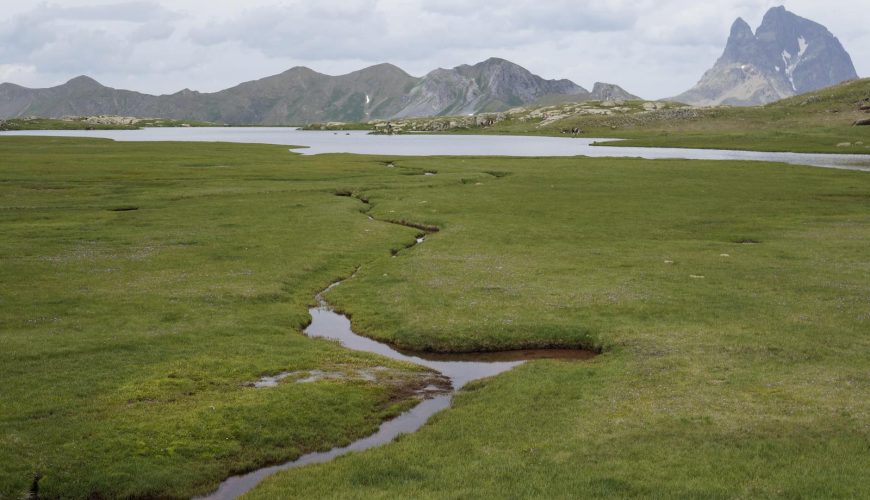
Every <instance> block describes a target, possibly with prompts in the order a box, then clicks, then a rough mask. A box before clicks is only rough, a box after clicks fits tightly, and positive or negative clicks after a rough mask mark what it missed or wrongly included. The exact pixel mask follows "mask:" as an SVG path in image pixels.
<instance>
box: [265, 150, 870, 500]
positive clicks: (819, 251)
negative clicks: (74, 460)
mask: <svg viewBox="0 0 870 500" xmlns="http://www.w3.org/2000/svg"><path fill="white" fill-rule="evenodd" d="M397 164H398V165H400V166H406V167H417V168H423V167H425V166H427V165H433V164H437V165H438V166H439V167H440V168H441V169H445V168H446V167H447V165H452V166H466V167H467V168H471V167H472V165H474V166H477V168H479V169H480V170H481V171H483V170H490V169H493V170H495V169H497V170H499V171H501V172H507V173H509V175H507V176H504V177H501V178H499V179H496V178H494V177H490V178H484V179H479V180H478V182H480V184H479V185H478V184H477V182H470V183H465V184H462V185H459V186H450V187H449V189H438V188H435V187H433V188H419V189H413V190H411V189H409V190H405V191H403V192H400V193H396V192H394V191H392V190H379V189H369V190H365V191H364V193H363V194H364V195H365V196H366V197H368V199H369V200H370V201H371V202H372V203H373V204H374V207H375V208H374V210H373V213H374V214H375V215H376V216H378V217H385V216H391V217H394V218H401V219H406V220H414V221H419V222H423V223H428V224H436V225H438V226H440V227H441V228H442V230H441V231H440V232H439V233H438V234H436V235H433V236H430V237H429V238H428V239H427V241H426V242H425V243H424V244H423V245H421V246H420V247H419V248H415V249H414V251H412V252H410V253H407V254H404V255H402V256H400V257H399V258H397V259H393V260H389V261H386V260H385V261H377V262H375V263H373V264H371V265H369V266H366V267H364V268H363V269H362V270H361V271H360V272H359V274H358V275H357V277H356V278H355V279H354V280H351V281H349V282H347V283H346V284H345V285H343V286H342V287H339V288H337V289H336V290H334V291H333V292H332V293H331V294H330V300H332V301H333V302H335V303H337V304H338V305H339V306H340V307H341V308H342V309H344V310H346V311H348V312H349V313H351V314H352V317H353V320H354V324H355V329H356V330H357V331H361V332H365V333H366V334H368V335H370V336H373V337H377V338H382V339H385V340H389V341H391V342H394V343H398V344H400V345H403V346H408V347H416V348H427V349H436V350H443V349H459V350H473V349H493V348H505V347H516V346H525V345H552V344H556V345H562V344H567V345H573V344H578V343H579V344H583V343H589V342H591V343H593V344H595V345H600V346H602V347H604V349H605V354H604V355H602V356H600V357H599V358H597V359H596V360H595V361H592V362H589V363H579V364H572V363H564V362H535V363H530V364H527V365H526V366H524V367H522V368H519V369H516V370H514V371H513V372H510V373H507V374H504V375H502V376H499V377H497V378H495V379H492V380H488V381H483V382H480V383H476V384H474V385H473V386H471V387H470V388H468V389H467V390H464V391H463V392H462V393H461V394H460V395H459V397H458V398H457V400H456V402H455V405H454V408H452V409H451V410H449V411H447V412H445V413H443V414H441V415H439V416H437V417H436V418H435V419H434V421H433V422H432V423H431V424H430V425H428V426H427V427H426V428H424V429H423V430H422V431H421V432H420V433H418V434H415V435H413V436H408V437H406V438H405V439H403V440H401V441H400V442H399V443H397V444H394V445H390V446H388V447H386V448H383V449H379V450H375V451H371V452H366V453H364V454H361V455H357V456H349V457H344V458H340V459H338V460H336V461H335V462H334V463H331V464H327V465H322V466H314V467H311V468H306V469H304V470H296V471H290V472H287V473H282V474H281V475H279V476H277V477H274V478H272V479H269V480H267V482H266V483H265V484H264V485H263V487H261V488H259V489H257V490H255V491H254V492H252V494H251V495H250V497H251V498H283V497H288V496H292V497H296V498H317V497H322V498H368V497H372V498H419V497H424V498H426V497H430V498H443V497H449V498H468V497H470V498H477V497H495V498H499V497H511V498H522V497H530V496H533V497H543V498H552V497H576V496H578V495H579V496H611V497H625V496H660V497H735V496H737V497H740V496H743V497H759V496H762V497H773V496H785V497H820V496H821V497H830V496H840V497H866V496H868V495H870V485H868V483H867V482H866V481H865V480H864V476H865V474H864V471H866V470H867V468H868V467H870V454H868V453H867V450H868V446H870V436H868V423H870V421H868V403H867V401H870V398H868V396H870V379H868V377H867V373H868V369H870V359H868V352H870V350H868V348H870V335H868V332H870V327H868V326H870V305H868V304H870V302H868V300H870V287H868V283H870V254H868V252H867V248H868V243H870V203H868V200H870V183H868V178H867V176H866V174H862V173H854V172H837V173H831V172H827V171H823V170H821V169H811V168H803V167H792V166H784V165H769V164H759V163H735V162H712V163H711V162H686V161H654V162H653V161H643V160H597V159H571V160H522V159H517V160H507V159H502V160H483V159H480V160H470V159H469V160H465V161H464V162H463V161H462V160H457V161H455V162H449V161H447V160H435V159H432V160H428V159H427V160H407V161H399V162H398V163H397ZM745 240H755V241H759V242H760V243H759V244H755V245H750V244H742V243H737V242H738V241H745ZM723 254H727V255H728V256H727V257H724V256H723ZM666 261H669V262H673V263H672V264H671V263H668V262H666ZM693 276H694V277H693ZM699 276H703V278H698V277H699Z"/></svg>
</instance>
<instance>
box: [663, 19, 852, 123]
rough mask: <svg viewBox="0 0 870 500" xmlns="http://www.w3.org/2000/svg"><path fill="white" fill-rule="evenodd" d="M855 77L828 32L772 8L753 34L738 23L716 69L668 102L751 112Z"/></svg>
mask: <svg viewBox="0 0 870 500" xmlns="http://www.w3.org/2000/svg"><path fill="white" fill-rule="evenodd" d="M857 77H858V75H857V73H856V72H855V67H854V65H853V64H852V59H851V58H850V57H849V54H848V53H847V52H846V50H845V49H844V48H843V46H842V45H841V44H840V41H839V40H837V38H836V37H834V35H833V34H831V32H830V31H828V29H827V28H825V27H824V26H822V25H821V24H818V23H815V22H813V21H810V20H808V19H804V18H802V17H799V16H797V15H795V14H793V13H791V12H789V11H787V10H786V9H785V8H784V7H775V8H773V9H770V10H769V11H768V12H767V14H765V16H764V19H763V21H762V23H761V26H760V27H759V28H758V30H757V31H756V32H755V33H753V32H752V28H750V27H749V25H748V24H747V23H746V21H744V20H743V19H739V18H738V19H737V20H736V21H735V22H734V24H733V25H732V26H731V34H730V36H729V37H728V43H727V44H726V46H725V50H724V52H723V53H722V56H721V57H720V58H719V60H718V61H716V64H715V65H714V66H713V67H712V68H711V69H710V70H708V71H707V72H706V73H705V74H704V76H703V77H702V78H701V81H700V82H698V84H697V85H696V86H695V87H694V88H692V89H691V90H689V91H687V92H685V93H683V94H680V95H678V96H676V97H674V98H672V100H675V101H679V102H685V103H688V104H695V105H719V104H727V105H734V106H751V105H759V104H766V103H769V102H773V101H776V100H779V99H782V98H785V97H790V96H793V95H797V94H802V93H805V92H811V91H813V90H817V89H820V88H823V87H829V86H831V85H836V84H838V83H840V82H843V81H845V80H851V79H855V78H857Z"/></svg>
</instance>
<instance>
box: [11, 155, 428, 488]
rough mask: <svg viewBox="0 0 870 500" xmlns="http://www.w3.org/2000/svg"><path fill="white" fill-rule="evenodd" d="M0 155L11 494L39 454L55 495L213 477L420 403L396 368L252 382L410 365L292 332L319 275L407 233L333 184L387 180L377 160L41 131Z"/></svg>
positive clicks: (350, 265) (303, 317)
mask: <svg viewBox="0 0 870 500" xmlns="http://www.w3.org/2000/svg"><path fill="white" fill-rule="evenodd" d="M0 157H2V158H3V161H2V167H0V199H2V204H0V206H2V208H0V226H2V235H3V236H2V238H0V283H2V292H0V325H2V326H0V463H2V464H3V466H2V467H0V498H18V497H19V496H20V494H21V493H23V492H24V491H25V488H26V487H27V486H28V485H29V481H30V476H31V474H32V473H34V472H35V471H41V472H42V474H43V475H44V479H43V481H42V483H41V485H42V488H43V490H42V491H43V494H44V496H45V497H46V498H53V497H70V498H85V497H91V496H98V497H105V498H114V497H123V496H177V497H184V496H189V495H191V494H193V493H203V492H206V491H208V490H209V489H211V488H212V487H213V486H215V485H216V483H217V481H219V480H220V479H222V478H224V477H226V476H227V475H229V474H230V473H231V472H234V471H240V470H246V469H250V468H252V467H254V466H256V465H262V464H266V463H272V462H276V461H281V460H286V459H289V458H294V457H296V456H298V455H299V454H301V453H303V452H306V451H311V450H315V449H325V448H329V447H331V446H333V445H335V444H338V443H346V442H348V441H349V440H351V439H353V438H356V437H360V436H362V435H365V434H367V433H370V432H372V430H373V429H374V428H376V426H377V425H378V423H379V422H380V420H381V419H383V418H384V417H386V416H389V415H392V414H394V413H395V412H397V411H399V410H401V409H403V408H406V407H407V405H408V404H409V402H408V401H407V400H405V399H403V398H401V397H400V396H401V394H402V387H403V386H404V385H407V384H401V383H400V384H397V386H396V387H393V386H391V385H390V384H380V385H378V384H372V383H363V382H348V383H339V382H323V383H317V384H304V385H303V384H292V383H285V384H281V385H280V386H279V387H277V388H274V389H253V388H249V387H244V386H243V384H244V383H245V382H249V381H253V380H256V379H258V378H259V377H260V376H262V375H266V374H275V373H279V372H282V371H295V370H309V369H314V368H318V369H329V370H337V371H352V370H355V369H358V368H366V367H373V366H378V365H387V366H392V367H397V366H403V367H404V368H405V369H408V370H411V372H410V373H408V374H406V375H405V376H403V377H404V378H405V379H408V380H409V381H411V380H412V379H413V378H414V377H410V375H413V372H414V371H415V370H416V368H411V367H407V366H404V365H397V364H396V363H389V362H386V361H384V360H382V359H380V358H375V357H373V356H366V355H360V354H354V353H350V352H348V351H345V350H343V349H341V348H339V347H337V346H334V345H332V344H331V343H328V342H320V341H312V340H308V339H306V338H304V337H303V336H302V335H301V334H300V333H299V331H300V329H301V328H302V326H303V325H304V324H306V323H307V322H308V321H309V316H308V314H307V310H306V308H307V306H308V305H309V304H310V303H311V302H312V301H313V297H314V294H315V293H316V292H317V291H318V290H319V289H321V288H323V287H324V286H326V285H327V284H329V283H330V282H331V281H333V280H335V279H337V278H339V277H343V276H347V275H349V274H351V273H352V272H353V270H354V269H355V268H356V267H357V266H358V265H359V264H361V263H364V262H367V261H369V260H372V259H374V258H377V257H379V256H381V255H386V254H387V253H388V248H389V246H390V245H400V244H404V243H405V242H407V241H413V236H414V231H413V230H410V229H405V228H399V227H396V226H392V225H389V224H372V223H369V221H368V220H367V219H366V218H365V217H362V216H361V215H360V214H359V212H358V207H357V206H356V203H355V202H354V201H353V200H347V199H342V198H338V197H336V196H334V195H333V191H334V189H335V186H336V185H338V184H340V183H341V182H345V181H353V180H354V179H357V178H359V179H365V178H368V179H371V182H377V183H378V184H381V183H384V182H386V181H389V179H386V178H384V177H383V176H379V175H378V174H380V173H382V172H383V171H384V170H385V169H384V168H383V167H382V166H380V165H379V168H377V169H375V168H373V167H372V165H371V162H362V161H360V160H357V159H350V158H344V159H333V160H315V161H313V162H312V161H311V160H309V159H307V158H301V157H296V156H295V155H291V154H290V153H288V152H287V148H286V147H269V146H267V147H263V146H254V147H247V146H238V145H206V144H200V145H196V144H193V145H187V144H154V145H150V144H133V143H130V144H115V143H112V142H110V141H95V140H62V139H38V138H4V139H2V140H0ZM381 179H383V182H382V180H381ZM134 207H135V208H138V209H137V210H126V211H114V210H116V209H118V208H127V209H130V208H134ZM400 375H401V374H400ZM403 377H399V379H400V380H399V382H401V379H402V378H403Z"/></svg>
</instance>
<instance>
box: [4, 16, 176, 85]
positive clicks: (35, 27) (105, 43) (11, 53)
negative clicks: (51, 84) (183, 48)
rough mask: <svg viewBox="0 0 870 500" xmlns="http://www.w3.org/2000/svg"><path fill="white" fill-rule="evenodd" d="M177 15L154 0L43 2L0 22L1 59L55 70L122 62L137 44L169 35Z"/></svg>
mask: <svg viewBox="0 0 870 500" xmlns="http://www.w3.org/2000/svg"><path fill="white" fill-rule="evenodd" d="M176 19H177V15H176V14H175V13H173V12H172V11H170V10H168V9H166V8H164V7H162V6H161V5H160V4H158V3H155V2H143V1H136V2H124V3H116V4H109V5H101V6H73V7H69V6H59V5H56V4H39V5H37V6H36V7H34V8H33V9H31V10H29V11H25V12H23V13H21V14H19V15H17V16H13V17H11V18H9V19H7V20H6V21H4V22H3V23H2V24H0V59H2V60H4V61H8V62H15V63H26V64H30V65H36V66H37V67H40V68H43V67H46V68H51V70H53V71H56V70H65V69H67V68H68V67H69V66H78V67H82V69H102V68H106V67H111V66H117V65H118V64H125V61H126V59H127V58H128V57H129V56H130V55H131V54H132V53H133V52H135V51H136V49H137V45H138V44H140V43H142V42H147V41H155V40H166V39H168V38H169V37H170V36H171V35H172V34H173V33H174V31H175V26H174V23H175V21H176Z"/></svg>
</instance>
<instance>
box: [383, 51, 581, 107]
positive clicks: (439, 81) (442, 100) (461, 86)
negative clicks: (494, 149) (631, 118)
mask: <svg viewBox="0 0 870 500" xmlns="http://www.w3.org/2000/svg"><path fill="white" fill-rule="evenodd" d="M551 95H560V96H570V97H571V98H575V99H576V100H584V99H588V98H589V91H588V90H586V89H584V88H583V87H580V86H579V85H576V84H575V83H573V82H571V81H569V80H544V79H543V78H541V77H539V76H537V75H534V74H532V73H531V72H529V71H528V70H527V69H525V68H523V67H521V66H518V65H516V64H514V63H512V62H510V61H506V60H504V59H498V58H490V59H487V60H486V61H483V62H481V63H478V64H475V65H474V66H469V65H462V66H457V67H456V68H453V69H436V70H435V71H432V72H431V73H429V74H428V75H426V76H425V77H423V79H422V80H421V81H420V83H419V84H418V85H417V86H415V87H414V88H413V89H412V90H411V92H410V95H409V101H410V102H409V103H408V105H406V106H405V107H404V109H402V110H401V111H399V112H398V113H397V114H396V115H395V118H405V117H413V116H433V115H464V114H468V113H477V112H485V111H503V110H505V109H509V108H512V107H515V106H522V105H524V104H529V103H532V102H536V101H538V100H539V99H541V98H544V97H546V96H551Z"/></svg>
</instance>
